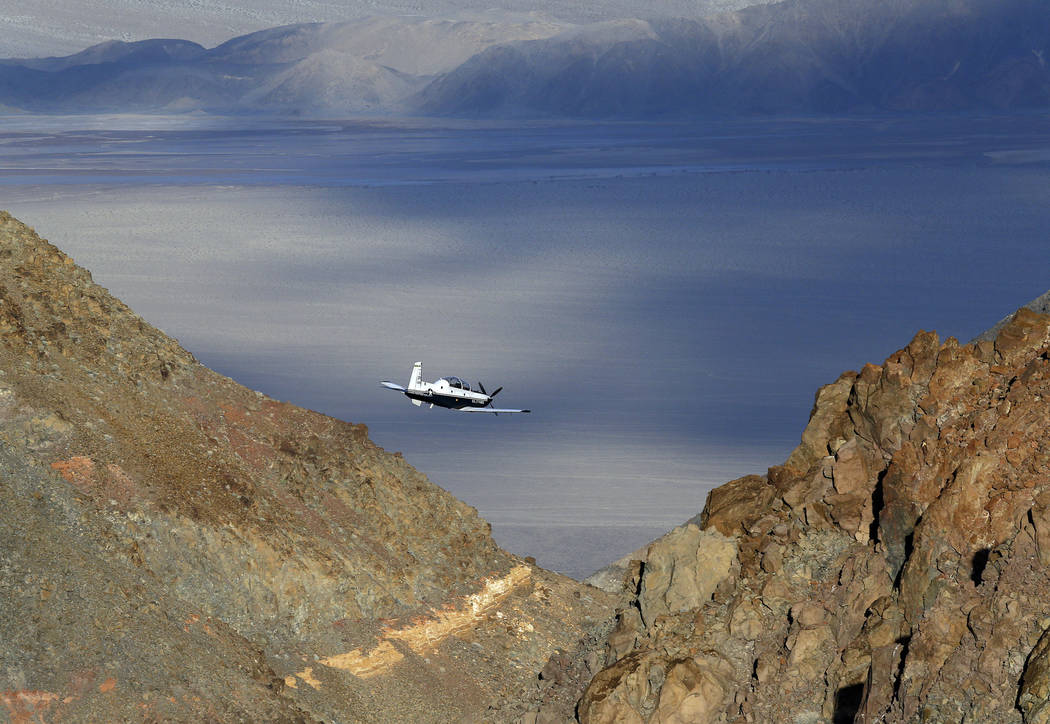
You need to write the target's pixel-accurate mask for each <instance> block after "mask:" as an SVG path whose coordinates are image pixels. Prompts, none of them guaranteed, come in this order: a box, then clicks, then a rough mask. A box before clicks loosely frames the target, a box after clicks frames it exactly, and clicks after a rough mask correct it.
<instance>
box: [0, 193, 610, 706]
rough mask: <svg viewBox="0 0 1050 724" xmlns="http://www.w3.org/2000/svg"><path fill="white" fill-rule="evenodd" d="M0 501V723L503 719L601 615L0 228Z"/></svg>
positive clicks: (420, 492)
mask: <svg viewBox="0 0 1050 724" xmlns="http://www.w3.org/2000/svg"><path fill="white" fill-rule="evenodd" d="M173 303H177V300H173ZM0 501H2V503H3V505H2V507H0V721H2V720H5V719H4V714H6V718H7V720H10V721H49V722H50V721H66V720H76V721H153V720H155V721H172V720H180V721H204V720H242V721H243V720H247V721H275V720H276V721H310V720H340V721H377V722H378V721H392V720H394V719H395V718H397V719H401V720H406V721H408V720H411V721H450V720H481V719H484V718H489V719H499V718H501V717H503V716H505V715H504V714H501V713H500V712H504V711H506V707H507V706H508V702H509V701H510V698H509V697H510V695H512V694H515V695H516V694H517V692H519V691H521V690H523V689H527V688H528V687H530V686H532V685H533V682H534V681H536V680H537V672H539V671H540V669H541V668H542V667H543V666H544V665H545V664H546V662H547V660H548V658H549V657H550V656H551V654H552V653H555V652H557V651H559V650H564V651H572V650H573V649H574V648H575V647H576V645H577V643H578V641H579V640H581V639H585V638H587V637H588V636H590V637H591V638H592V639H593V638H594V637H595V636H596V635H597V634H598V633H600V631H601V627H602V626H603V625H604V622H605V621H607V620H608V618H609V616H610V615H611V608H610V607H609V601H608V599H607V598H606V596H605V594H603V593H601V592H600V591H597V590H596V589H592V588H589V587H586V586H583V585H581V584H578V583H576V582H574V581H571V580H569V579H566V578H563V577H560V576H556V575H554V574H550V573H547V572H546V571H543V570H542V569H538V568H536V567H535V566H532V565H530V564H529V563H528V562H526V561H522V560H519V559H516V558H514V557H513V556H511V555H509V554H507V553H505V552H503V551H502V550H500V549H498V548H497V547H496V546H495V545H494V544H493V542H492V540H491V538H490V536H489V528H488V525H487V524H486V523H485V522H484V521H483V520H481V519H480V518H479V517H478V516H477V514H476V511H474V510H473V509H472V508H470V507H468V506H467V505H465V504H463V503H461V502H459V501H457V500H456V499H454V498H453V497H452V496H450V495H448V494H447V493H446V492H445V491H443V490H441V489H439V488H437V487H436V486H434V485H433V484H431V483H430V482H429V481H428V480H427V479H426V477H425V476H423V475H422V474H420V473H418V472H417V471H415V470H414V469H412V467H411V466H409V465H408V464H407V463H406V462H405V461H404V460H403V459H402V458H401V457H400V455H398V454H390V453H387V452H385V451H384V450H382V449H380V448H378V447H376V446H375V445H374V444H373V443H371V442H370V441H369V439H368V435H367V430H366V429H365V427H364V426H363V425H353V424H348V423H344V422H340V421H338V420H334V419H331V418H328V417H325V416H323V415H320V414H316V413H313V412H310V411H307V410H303V409H300V408H296V407H294V406H292V405H289V404H285V403H280V402H277V401H275V400H272V399H269V398H267V397H265V396H263V395H261V394H259V393H256V392H253V391H251V390H248V389H246V388H244V387H241V386H239V385H237V384H236V383H235V382H233V381H232V380H230V379H227V378H224V377H222V376H220V375H218V374H216V373H214V372H212V371H210V370H208V369H206V368H204V367H203V366H201V365H200V364H198V363H197V362H196V360H195V359H194V358H193V357H192V356H191V355H190V354H189V353H188V352H187V351H186V350H184V349H182V348H181V347H180V346H179V345H178V344H177V343H176V342H175V341H174V340H172V339H171V338H169V337H166V336H165V335H164V334H162V333H161V332H160V331H158V330H156V329H154V328H153V327H151V326H150V325H148V324H147V323H146V322H144V321H143V320H142V319H141V318H139V317H138V316H136V315H135V314H134V313H133V312H132V311H131V310H129V309H128V308H127V307H126V306H124V305H123V304H121V303H120V302H119V301H118V300H116V299H114V298H113V297H112V296H111V295H110V294H108V293H107V292H106V290H104V289H102V288H101V287H99V286H97V285H96V284H94V283H93V282H92V281H91V277H90V275H89V274H88V272H87V271H85V270H84V269H81V268H79V267H77V266H76V265H75V264H74V263H73V261H72V260H71V259H69V258H68V257H67V256H65V255H64V254H62V253H61V252H60V251H58V250H57V249H55V248H54V247H53V246H51V245H50V244H48V243H47V242H46V241H43V240H41V239H40V238H39V237H37V236H36V235H35V234H34V233H33V231H32V230H31V229H29V228H28V227H26V226H24V225H23V224H21V223H20V222H18V221H16V220H15V219H13V218H12V217H11V216H10V215H8V214H6V213H3V212H0ZM594 663H595V664H597V662H596V661H595V662H594ZM596 668H598V667H597V666H595V669H596ZM507 716H509V715H507Z"/></svg>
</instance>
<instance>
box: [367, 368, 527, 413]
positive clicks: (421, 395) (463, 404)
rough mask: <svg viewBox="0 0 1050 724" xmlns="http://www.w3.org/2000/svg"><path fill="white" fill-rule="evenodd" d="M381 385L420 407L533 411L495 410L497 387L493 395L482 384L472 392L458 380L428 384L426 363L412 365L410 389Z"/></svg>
mask: <svg viewBox="0 0 1050 724" xmlns="http://www.w3.org/2000/svg"><path fill="white" fill-rule="evenodd" d="M379 384H381V385H382V386H383V387H385V388H387V389H388V390H397V391H398V392H403V393H404V394H405V397H407V398H408V399H410V400H412V404H413V405H416V406H417V407H418V406H420V405H429V406H430V407H433V406H434V405H437V406H438V407H447V408H449V409H450V410H458V411H459V412H491V413H492V414H494V415H498V414H500V413H501V412H506V413H514V412H531V410H503V409H500V408H497V407H492V398H493V397H495V396H496V395H498V394H499V392H500V390H502V389H503V388H502V387H497V388H496V389H495V390H493V392H492V394H491V395H490V394H489V393H487V392H485V386H484V385H483V384H481V383H480V382H479V383H478V389H477V390H472V389H470V385H468V384H467V383H466V382H464V381H463V380H461V379H460V378H458V377H442V378H441V379H440V380H438V381H437V382H424V381H423V363H422V362H416V363H415V364H414V365H412V376H411V377H409V378H408V387H402V386H401V385H399V384H396V383H394V382H389V381H387V380H383V381H382V382H380V383H379Z"/></svg>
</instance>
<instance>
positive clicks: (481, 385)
mask: <svg viewBox="0 0 1050 724" xmlns="http://www.w3.org/2000/svg"><path fill="white" fill-rule="evenodd" d="M478 389H479V390H481V394H483V395H487V396H488V398H489V401H488V405H491V404H492V398H493V397H495V396H496V395H498V394H499V392H500V390H502V389H503V388H502V387H497V388H496V389H495V390H493V391H492V394H491V395H489V393H488V392H485V385H483V384H481V380H478Z"/></svg>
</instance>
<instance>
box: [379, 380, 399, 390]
mask: <svg viewBox="0 0 1050 724" xmlns="http://www.w3.org/2000/svg"><path fill="white" fill-rule="evenodd" d="M379 384H381V385H382V386H383V387H385V388H387V389H388V390H397V391H398V392H404V391H405V388H404V387H402V386H401V385H397V384H394V383H393V382H388V381H387V380H383V381H382V382H380V383H379Z"/></svg>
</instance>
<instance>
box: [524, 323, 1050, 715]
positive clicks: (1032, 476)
mask: <svg viewBox="0 0 1050 724" xmlns="http://www.w3.org/2000/svg"><path fill="white" fill-rule="evenodd" d="M1048 400H1050V316H1046V315H1041V314H1038V313H1036V312H1033V311H1030V310H1028V309H1022V310H1021V311H1019V312H1018V313H1017V314H1016V315H1015V316H1014V317H1013V318H1012V319H1011V320H1010V321H1009V322H1008V323H1007V324H1006V325H1004V326H1003V327H1002V328H1001V329H1000V330H999V332H998V335H997V336H996V337H995V338H994V340H980V341H977V342H975V343H972V344H969V345H965V346H962V345H960V344H958V343H957V342H956V340H955V339H954V338H949V339H948V340H947V341H944V342H942V341H941V340H939V339H938V337H937V335H936V334H933V333H928V332H920V333H919V334H918V335H917V336H916V337H915V339H913V340H912V342H911V343H910V344H909V345H908V346H907V347H905V348H904V349H902V350H900V351H898V352H896V353H895V354H893V355H892V356H891V357H890V358H889V359H887V360H886V362H885V363H883V364H882V365H867V366H865V367H864V369H863V370H861V371H860V373H859V374H858V373H855V372H848V373H845V374H843V375H842V376H841V377H839V379H838V380H836V381H835V382H833V383H832V384H830V385H827V386H825V387H823V388H822V389H821V390H820V391H819V392H818V393H817V396H816V403H815V405H814V408H813V412H812V415H811V418H810V421H809V424H808V426H807V427H806V430H805V432H804V433H803V435H802V442H801V444H800V445H799V446H798V448H796V449H795V451H794V452H793V453H792V454H791V456H790V457H789V458H788V460H787V461H786V462H785V463H784V464H783V465H780V466H777V467H774V468H771V469H770V470H769V472H768V474H767V475H764V476H749V477H745V478H741V479H739V480H735V481H733V482H730V483H727V484H726V485H724V486H722V487H721V488H718V489H716V490H714V491H712V493H711V494H710V496H709V498H708V501H707V505H706V507H705V509H704V511H703V512H702V514H701V515H700V516H698V517H697V518H696V519H695V520H694V521H691V522H689V523H687V524H686V525H683V526H682V527H680V528H678V529H676V530H674V531H672V532H671V533H669V534H668V535H666V536H665V537H663V538H662V539H660V540H658V541H656V542H654V543H653V544H652V545H650V546H649V547H648V548H647V549H645V550H643V551H641V552H640V554H639V555H638V556H636V557H635V560H634V561H633V562H632V561H625V562H624V564H623V566H622V567H621V573H625V574H626V575H625V576H624V582H625V587H624V592H623V595H624V599H623V604H622V607H621V608H620V610H619V612H618V621H617V625H616V628H615V630H614V631H613V632H612V634H611V635H610V636H609V637H608V639H607V640H606V642H605V644H604V648H603V649H602V655H603V656H604V661H605V668H604V669H603V670H602V671H601V672H600V673H599V674H597V675H596V676H594V677H593V678H592V679H591V680H590V681H589V682H588V681H586V678H587V677H580V676H578V672H577V673H575V674H574V664H573V662H572V661H570V660H567V659H566V660H565V662H564V666H563V667H562V668H563V672H562V675H561V679H562V680H563V681H564V682H565V683H564V684H562V685H560V687H559V686H552V688H551V690H550V691H549V692H548V694H547V703H546V704H544V705H543V706H542V707H541V708H540V711H541V712H542V714H543V716H548V717H549V718H553V719H556V720H564V719H568V718H572V717H574V716H578V718H579V721H581V722H584V723H585V724H599V723H607V722H647V723H655V722H659V723H661V724H669V723H670V722H734V723H736V722H793V723H795V724H815V723H817V722H857V723H861V722H865V723H871V722H918V721H922V722H956V723H957V722H972V723H974V724H976V723H978V722H981V723H984V724H1006V723H1010V724H1020V723H1021V722H1024V724H1035V723H1036V722H1039V723H1044V722H1047V721H1050V703H1048V702H1050V597H1048V596H1047V590H1048V589H1050V433H1048V431H1050V405H1048V402H1047V401H1048ZM611 572H612V571H611V570H610V571H606V572H605V579H606V580H608V578H609V576H610V574H611ZM549 678H551V679H552V680H553V679H556V678H558V677H556V676H551V677H549ZM574 686H585V689H575V690H574V688H573V687H574Z"/></svg>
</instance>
